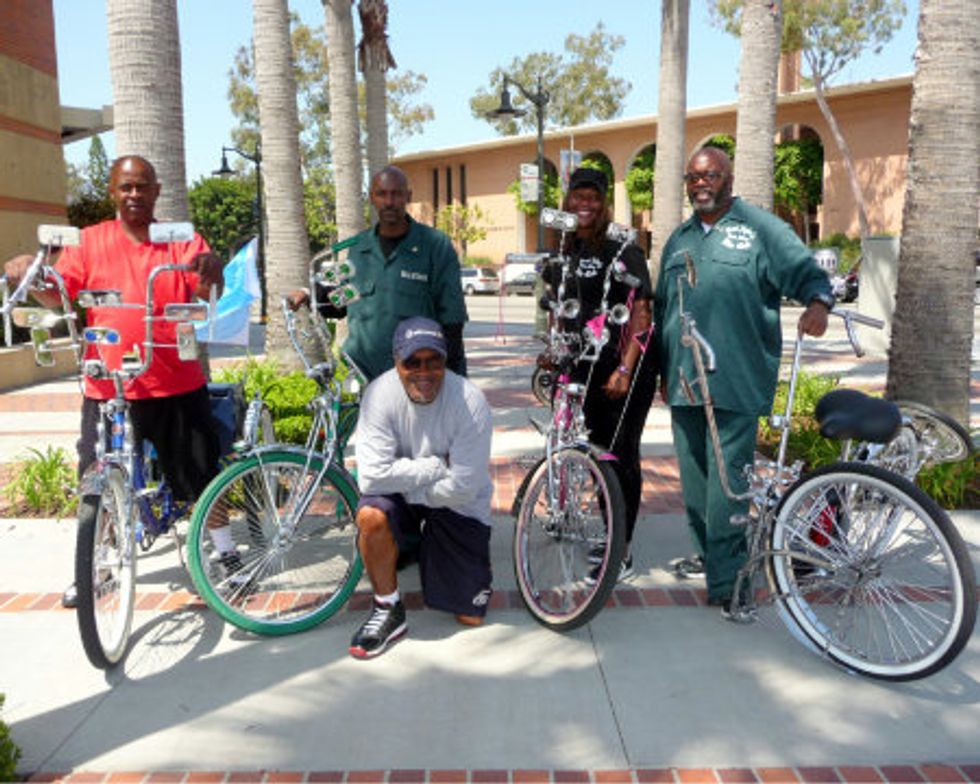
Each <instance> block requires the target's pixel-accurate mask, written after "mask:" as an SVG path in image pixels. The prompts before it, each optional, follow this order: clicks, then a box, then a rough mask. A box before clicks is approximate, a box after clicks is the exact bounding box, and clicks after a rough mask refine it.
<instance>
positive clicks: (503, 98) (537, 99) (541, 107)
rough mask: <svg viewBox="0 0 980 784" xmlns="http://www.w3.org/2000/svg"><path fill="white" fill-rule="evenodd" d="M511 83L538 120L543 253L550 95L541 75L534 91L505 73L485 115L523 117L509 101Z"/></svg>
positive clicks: (541, 243)
mask: <svg viewBox="0 0 980 784" xmlns="http://www.w3.org/2000/svg"><path fill="white" fill-rule="evenodd" d="M508 84H512V85H514V87H516V88H517V89H518V90H519V91H520V93H521V95H523V96H524V97H525V98H526V99H527V100H528V101H530V103H531V105H532V106H533V107H534V112H535V114H536V115H537V120H538V247H537V251H538V253H543V252H544V250H545V247H544V226H542V225H541V213H542V211H543V210H544V114H545V107H546V106H547V105H548V101H549V100H551V95H550V94H549V93H548V91H547V90H542V89H541V77H540V76H539V77H538V89H537V91H536V92H533V93H532V92H530V91H529V90H528V89H527V88H526V87H524V85H522V84H521V83H520V82H518V81H515V80H514V79H511V78H510V77H509V76H507V75H506V74H505V75H504V86H503V87H502V88H501V90H500V106H498V107H497V108H496V109H494V110H493V111H491V112H487V116H488V117H490V118H493V119H503V120H512V119H514V118H515V117H523V116H524V115H525V114H526V113H527V112H525V111H524V110H523V109H516V108H514V106H513V105H512V104H511V102H510V90H508V89H507V85H508Z"/></svg>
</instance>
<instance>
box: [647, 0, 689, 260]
mask: <svg viewBox="0 0 980 784" xmlns="http://www.w3.org/2000/svg"><path fill="white" fill-rule="evenodd" d="M689 15H690V6H689V0H663V2H662V3H661V11H660V106H659V108H658V110H657V168H656V174H655V175H654V180H653V242H652V246H651V248H650V258H651V259H652V261H653V266H654V267H656V266H657V265H658V264H659V263H660V252H661V250H663V247H664V245H666V244H667V238H668V237H669V236H670V233H671V232H672V231H673V230H674V229H675V228H676V227H677V225H678V224H679V223H680V222H681V217H682V215H683V207H684V188H683V184H682V183H683V180H682V178H683V176H684V165H685V163H686V162H687V161H686V160H685V159H686V157H687V155H686V153H687V149H686V145H685V138H684V134H685V119H686V114H687V28H688V18H689Z"/></svg>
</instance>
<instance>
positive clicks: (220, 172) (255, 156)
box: [211, 144, 267, 323]
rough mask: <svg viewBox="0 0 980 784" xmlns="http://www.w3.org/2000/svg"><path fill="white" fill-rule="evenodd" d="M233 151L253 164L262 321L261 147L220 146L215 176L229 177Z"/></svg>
mask: <svg viewBox="0 0 980 784" xmlns="http://www.w3.org/2000/svg"><path fill="white" fill-rule="evenodd" d="M230 152H233V153H235V155H239V156H241V157H242V158H244V159H245V160H246V161H251V162H252V163H253V164H255V223H256V230H257V233H258V236H259V252H258V253H257V254H256V259H255V260H256V264H255V266H256V267H258V273H259V289H260V290H261V298H260V302H261V307H262V322H263V323H265V320H266V315H267V311H266V286H265V211H264V210H263V208H262V148H261V147H260V145H258V144H256V145H255V152H254V153H251V154H250V153H247V152H243V151H242V150H239V149H238V148H237V147H225V146H222V147H221V166H220V167H218V168H217V169H215V170H214V171H213V172H211V173H212V174H213V175H214V176H215V177H231V176H232V175H233V174H235V171H234V169H232V168H231V167H230V166H229V165H228V153H230Z"/></svg>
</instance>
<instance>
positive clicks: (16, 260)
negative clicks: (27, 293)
mask: <svg viewBox="0 0 980 784" xmlns="http://www.w3.org/2000/svg"><path fill="white" fill-rule="evenodd" d="M32 261H34V257H33V256H29V255H27V254H26V253H25V254H23V255H21V256H14V257H13V258H12V259H10V261H8V262H7V263H6V264H4V265H3V274H4V276H5V277H6V278H7V286H8V287H10V289H11V291H12V290H13V289H15V288H17V286H18V285H19V284H20V282H21V280H23V279H24V275H25V273H26V272H27V269H28V267H30V266H31V262H32Z"/></svg>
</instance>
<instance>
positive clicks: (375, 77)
mask: <svg viewBox="0 0 980 784" xmlns="http://www.w3.org/2000/svg"><path fill="white" fill-rule="evenodd" d="M358 12H359V13H360V17H361V41H360V43H359V44H358V46H357V63H358V68H359V69H360V71H361V73H362V74H364V93H365V98H366V104H367V107H366V108H367V112H366V114H367V164H368V166H367V168H368V173H369V175H373V174H374V173H375V172H377V171H380V170H381V169H383V168H384V167H385V166H386V165H387V163H388V105H387V104H388V100H387V78H386V73H387V71H388V69H389V68H394V67H395V58H394V57H392V55H391V50H390V49H389V48H388V4H387V3H386V2H385V0H361V1H360V2H359V3H358Z"/></svg>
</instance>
